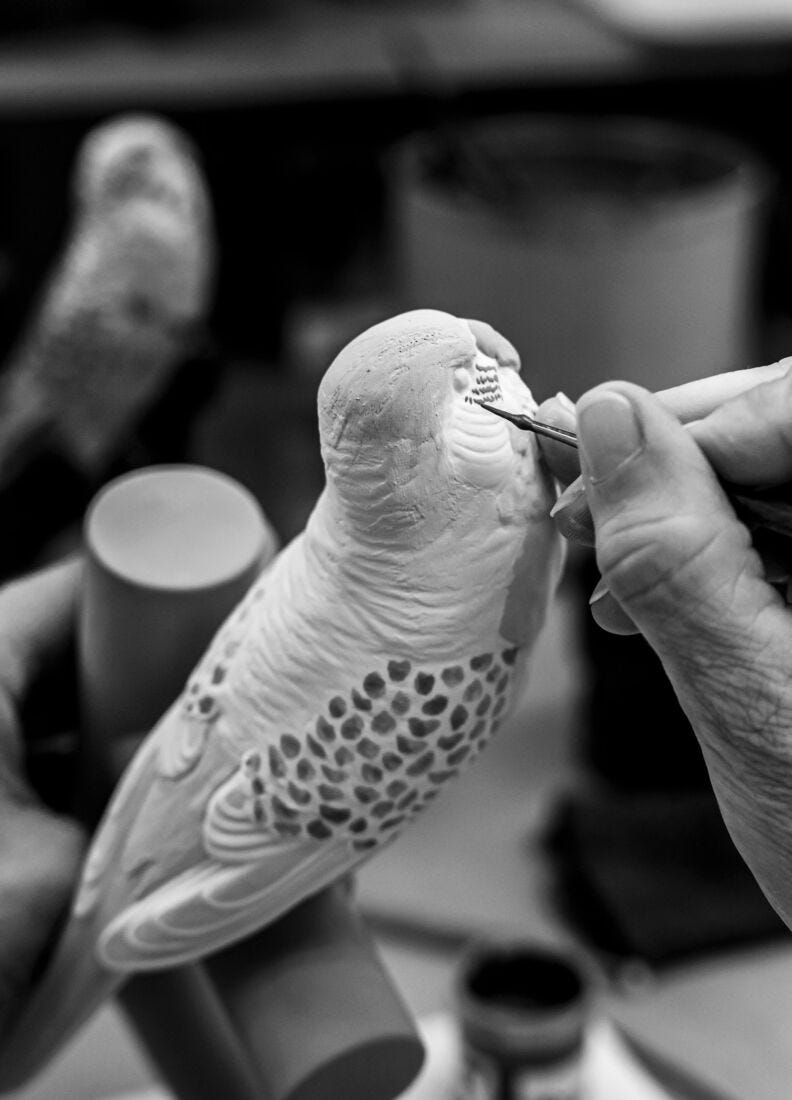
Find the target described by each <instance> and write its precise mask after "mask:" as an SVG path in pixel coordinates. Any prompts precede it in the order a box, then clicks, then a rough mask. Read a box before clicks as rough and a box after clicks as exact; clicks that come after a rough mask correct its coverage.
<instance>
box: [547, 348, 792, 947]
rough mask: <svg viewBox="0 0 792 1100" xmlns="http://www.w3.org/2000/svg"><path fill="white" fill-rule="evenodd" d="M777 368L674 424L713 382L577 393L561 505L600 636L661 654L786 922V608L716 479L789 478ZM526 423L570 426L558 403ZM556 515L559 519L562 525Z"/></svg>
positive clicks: (789, 752)
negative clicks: (585, 572) (582, 563)
mask: <svg viewBox="0 0 792 1100" xmlns="http://www.w3.org/2000/svg"><path fill="white" fill-rule="evenodd" d="M789 366H790V361H788V360H787V361H786V362H784V363H781V364H777V365H774V366H773V367H769V368H760V369H759V370H758V371H756V372H747V371H746V372H739V375H740V376H741V379H742V382H743V384H744V385H745V384H748V385H751V384H755V383H757V382H759V383H760V384H759V385H754V386H753V388H751V389H750V390H749V391H747V392H745V393H743V394H742V395H741V396H736V397H732V398H730V399H729V400H727V401H725V403H723V404H721V403H720V402H719V401H713V400H710V408H709V409H707V408H706V407H702V402H701V401H700V402H699V407H698V408H696V409H694V411H693V412H692V416H690V417H685V418H686V419H688V418H689V419H693V420H694V421H695V422H694V423H692V424H690V425H688V427H687V428H685V427H683V426H682V425H681V424H680V422H679V419H678V418H677V416H675V415H673V413H672V412H670V411H669V407H670V408H671V409H674V408H675V404H674V402H675V401H676V402H677V405H676V408H677V409H678V408H679V407H680V406H679V402H680V401H681V398H682V397H684V396H685V395H687V398H690V399H691V401H692V402H693V404H694V405H695V404H696V399H697V398H696V395H697V394H698V396H699V397H700V396H701V393H702V391H703V390H706V391H707V392H708V393H709V395H710V397H711V396H712V385H711V383H712V382H713V381H714V380H707V382H706V384H704V383H698V384H697V383H693V384H691V386H690V387H683V388H681V389H680V390H677V391H672V397H671V400H670V401H669V400H667V396H666V397H664V399H663V400H662V401H661V400H659V399H658V398H657V397H653V396H652V395H651V394H648V393H647V392H646V391H644V390H641V389H640V388H638V387H637V386H632V385H630V384H628V383H609V384H607V385H605V386H599V387H597V388H595V389H594V390H591V391H590V392H589V393H587V394H585V395H584V396H583V397H582V398H581V400H580V401H579V402H578V405H577V409H576V413H577V431H578V434H579V443H580V460H581V466H582V485H583V490H584V493H585V505H583V503H582V502H581V499H580V498H579V497H576V498H575V500H573V502H572V505H573V506H574V508H576V509H577V518H576V519H575V521H574V524H573V525H572V528H571V530H572V531H573V533H574V530H575V528H578V529H581V528H582V527H585V521H584V520H583V519H581V517H582V516H583V512H584V510H585V506H587V508H588V509H589V510H590V514H591V517H592V520H593V524H592V527H591V528H590V529H592V530H593V533H594V539H595V544H596V555H597V562H598V565H599V568H600V571H601V573H602V577H603V585H601V586H598V590H599V591H595V596H594V603H593V613H594V616H595V618H596V619H597V621H598V622H599V623H600V624H601V625H603V626H604V627H605V628H606V629H611V630H616V631H618V632H622V633H627V632H632V631H634V630H636V629H637V630H639V631H640V632H641V633H642V634H643V635H644V637H645V638H646V640H647V641H648V642H649V644H650V645H651V646H652V648H653V649H654V650H655V652H656V653H657V654H658V656H659V657H660V660H661V661H662V663H663V666H664V669H665V671H666V673H667V675H668V677H669V679H670V680H671V682H672V684H673V686H674V688H675V690H676V692H677V695H678V696H679V699H680V702H681V704H682V706H683V708H684V709H685V712H686V713H687V715H688V718H689V719H690V722H691V725H692V727H693V729H694V731H695V733H696V735H697V737H698V739H699V742H700V745H701V748H702V752H703V755H704V759H705V762H706V764H707V767H708V769H709V773H710V777H711V780H712V783H713V787H714V789H715V793H716V796H717V798H718V801H719V804H720V807H721V811H722V813H723V816H724V820H725V822H726V825H727V827H728V828H729V831H730V833H731V835H732V838H733V840H734V842H735V844H736V846H737V848H738V849H739V850H740V852H741V853H742V855H743V857H744V858H745V860H746V862H747V863H748V865H749V867H750V868H751V870H752V872H753V873H754V875H755V877H756V878H757V880H758V882H759V883H760V885H761V886H762V888H763V889H764V891H765V893H766V894H767V895H768V897H769V898H770V900H771V902H772V903H773V905H774V906H775V908H776V909H777V911H778V912H779V913H780V914H781V916H782V917H783V918H784V920H785V921H786V922H787V924H788V925H790V927H792V676H790V666H791V665H792V657H791V656H790V655H791V654H792V610H791V609H790V608H789V607H788V606H787V605H786V601H785V599H784V598H783V597H782V595H780V594H779V592H778V591H777V589H776V587H775V586H774V585H773V584H772V583H771V581H772V579H773V578H772V575H771V574H770V573H769V571H768V569H767V568H766V565H765V563H764V562H763V560H762V558H761V557H760V555H759V554H758V553H757V551H756V549H755V548H754V547H753V545H752V542H751V538H750V536H749V533H748V531H747V529H746V528H745V527H744V526H743V525H742V524H741V523H740V522H739V521H738V520H737V518H736V516H735V514H734V512H733V510H732V508H731V506H730V504H729V502H728V500H727V498H726V496H725V494H724V491H723V489H722V487H721V485H720V483H719V480H718V476H719V477H720V478H722V479H726V480H729V481H732V482H735V483H737V484H743V485H751V486H756V485H778V484H782V483H784V482H787V481H790V480H791V479H792V433H791V432H790V424H791V423H792V371H790V372H788V368H789ZM724 377H725V378H726V379H728V378H729V376H724ZM766 379H769V380H766ZM723 385H726V383H722V386H723ZM697 387H698V388H697ZM716 388H717V387H716ZM726 388H728V385H727V386H726ZM664 402H665V405H666V406H667V407H664ZM703 405H706V401H704V402H703ZM538 415H539V417H540V419H548V420H549V419H551V417H554V422H556V423H559V422H561V423H562V424H563V426H567V427H570V426H574V425H572V424H570V422H569V420H570V417H572V415H573V414H571V413H570V410H569V409H566V410H564V412H563V415H562V413H561V411H560V409H559V406H558V402H555V406H554V407H550V405H549V404H546V405H545V406H544V407H542V408H541V409H540V410H539V413H538ZM545 454H546V457H547V459H548V461H549V462H550V463H551V464H552V465H553V466H554V468H555V469H556V472H557V473H561V476H562V477H563V479H564V480H568V478H569V476H570V475H571V474H573V473H574V469H573V468H570V466H569V456H568V455H567V456H565V457H564V459H563V461H564V462H565V463H566V464H567V465H566V468H565V469H564V470H563V471H560V470H559V468H558V462H557V455H556V452H555V451H553V450H550V449H546V450H545ZM716 474H717V475H718V476H716ZM566 511H567V508H562V509H561V510H560V512H557V517H558V520H559V525H560V526H561V527H562V529H564V528H565V527H566V529H567V531H569V530H570V525H569V522H568V521H569V517H568V516H566V517H565V516H564V512H566ZM597 597H599V598H597ZM648 703H649V705H651V701H648ZM636 735H637V736H640V715H636Z"/></svg>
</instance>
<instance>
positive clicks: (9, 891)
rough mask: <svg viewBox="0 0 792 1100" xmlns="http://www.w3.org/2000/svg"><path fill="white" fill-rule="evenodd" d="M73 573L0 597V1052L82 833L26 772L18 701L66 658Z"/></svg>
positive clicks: (34, 580)
mask: <svg viewBox="0 0 792 1100" xmlns="http://www.w3.org/2000/svg"><path fill="white" fill-rule="evenodd" d="M78 583H79V565H78V563H76V562H69V563H66V564H62V565H58V566H55V567H52V568H49V569H47V570H44V571H42V572H40V573H37V574H35V575H32V576H30V577H27V578H25V579H23V580H19V581H14V582H12V583H10V584H7V585H5V586H4V587H3V588H2V589H0V1044H2V1035H3V1031H4V1030H5V1029H6V1028H7V1027H8V1026H9V1025H10V1024H11V1023H12V1022H13V1018H14V1016H15V1014H16V1012H17V1011H18V1009H19V1008H20V1007H21V1005H22V1004H23V1003H24V999H25V995H26V993H27V992H28V989H29V987H30V985H31V981H32V979H33V974H34V971H35V968H36V963H37V961H38V960H39V958H40V956H41V953H42V951H43V950H44V948H45V947H46V945H47V943H48V941H49V939H50V938H51V936H52V934H53V931H54V929H55V925H56V923H57V921H58V918H59V917H60V916H61V914H62V912H63V910H64V907H65V906H66V904H67V902H68V898H69V894H70V892H71V889H72V887H73V885H74V880H75V877H76V875H77V870H78V867H79V864H80V860H81V857H82V854H83V850H84V846H85V839H84V835H83V832H82V830H81V829H80V827H79V826H78V825H77V823H76V822H75V821H73V820H72V819H71V818H68V817H63V816H61V815H59V814H56V813H54V812H53V811H52V810H50V809H49V808H48V807H46V806H45V805H44V804H43V802H42V801H41V800H40V799H39V798H38V796H37V795H36V793H35V792H34V791H33V790H32V789H31V787H30V785H29V782H28V778H27V775H26V771H25V765H24V757H25V741H26V738H27V737H28V735H29V734H31V733H32V731H29V730H27V729H25V728H23V721H22V718H21V714H22V712H23V701H24V700H25V699H26V697H28V696H29V692H30V691H35V690H36V684H37V682H38V681H39V679H40V677H41V676H42V674H43V673H44V672H45V670H46V668H47V666H49V665H50V664H51V663H52V662H54V661H56V660H57V659H58V657H59V655H60V654H62V653H63V652H64V650H65V649H66V647H67V645H68V643H69V640H70V638H71V635H72V633H73V626H74V607H75V599H76V594H77V588H78Z"/></svg>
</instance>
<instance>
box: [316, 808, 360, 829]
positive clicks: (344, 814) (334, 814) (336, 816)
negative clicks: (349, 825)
mask: <svg viewBox="0 0 792 1100" xmlns="http://www.w3.org/2000/svg"><path fill="white" fill-rule="evenodd" d="M319 814H320V816H321V817H322V818H323V819H324V820H325V821H329V822H331V823H332V824H333V825H343V824H344V822H345V821H349V819H350V817H351V816H352V811H351V810H347V809H346V808H345V807H343V806H325V805H324V804H323V805H321V806H320V807H319Z"/></svg>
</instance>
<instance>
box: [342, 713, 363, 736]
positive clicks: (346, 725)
mask: <svg viewBox="0 0 792 1100" xmlns="http://www.w3.org/2000/svg"><path fill="white" fill-rule="evenodd" d="M362 731H363V719H362V718H361V717H360V715H359V714H353V715H351V716H350V717H349V718H345V719H344V721H343V722H342V723H341V736H342V737H345V738H346V740H347V741H354V739H355V738H356V737H359V736H360V734H361V733H362Z"/></svg>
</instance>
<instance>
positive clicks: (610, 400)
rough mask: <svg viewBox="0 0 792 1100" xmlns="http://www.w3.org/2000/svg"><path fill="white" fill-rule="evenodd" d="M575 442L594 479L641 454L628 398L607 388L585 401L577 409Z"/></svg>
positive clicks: (640, 437) (640, 435)
mask: <svg viewBox="0 0 792 1100" xmlns="http://www.w3.org/2000/svg"><path fill="white" fill-rule="evenodd" d="M578 442H579V445H580V449H581V451H582V454H583V457H584V460H585V463H586V465H587V467H588V473H589V476H590V478H591V480H592V481H593V482H597V481H603V480H604V479H605V478H607V477H610V476H611V474H614V473H615V472H616V471H617V470H618V469H620V468H621V467H622V466H624V465H625V464H626V463H627V462H629V461H630V460H631V459H633V458H635V457H636V456H637V455H638V454H640V453H641V450H642V449H643V433H642V431H641V426H640V424H639V423H638V419H637V417H636V415H635V410H634V409H633V406H632V404H631V402H630V401H629V399H628V398H626V397H625V396H624V395H623V394H621V393H616V392H615V391H611V392H608V391H606V392H604V393H600V394H598V395H597V396H596V397H594V398H592V399H591V400H590V401H587V402H586V403H585V404H584V405H583V407H582V408H581V409H580V410H579V412H578Z"/></svg>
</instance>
